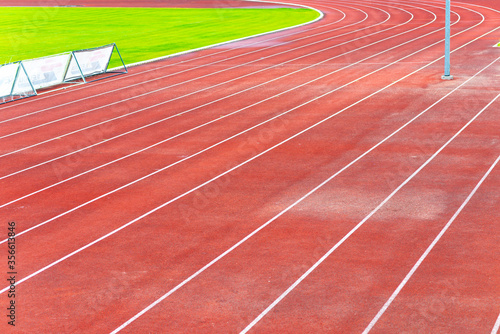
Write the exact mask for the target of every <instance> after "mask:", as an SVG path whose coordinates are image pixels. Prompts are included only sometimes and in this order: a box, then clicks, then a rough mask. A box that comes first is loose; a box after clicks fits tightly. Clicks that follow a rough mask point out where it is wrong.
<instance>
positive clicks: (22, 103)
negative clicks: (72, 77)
mask: <svg viewBox="0 0 500 334" xmlns="http://www.w3.org/2000/svg"><path fill="white" fill-rule="evenodd" d="M299 6H300V5H299ZM323 7H325V8H328V9H332V10H335V11H337V12H339V13H341V14H342V15H343V17H342V18H340V19H339V20H337V21H335V22H332V23H328V24H324V25H320V26H318V27H313V28H310V29H306V30H305V31H300V32H292V33H289V34H285V35H281V36H276V37H272V38H268V39H264V40H261V41H257V42H253V43H249V44H248V46H254V45H258V44H263V43H267V42H269V41H272V40H275V39H279V38H283V37H289V36H293V35H297V34H304V33H307V32H309V31H313V30H317V29H322V28H324V27H327V26H329V25H333V24H335V23H338V22H341V21H343V20H344V19H345V18H346V14H345V13H344V12H343V11H341V10H339V9H337V8H333V7H329V6H324V5H323ZM345 7H349V6H345ZM350 8H352V7H350ZM311 9H313V10H315V11H317V12H319V13H320V14H321V15H320V17H318V18H317V19H315V20H313V21H310V22H307V23H305V24H302V25H299V26H292V27H288V28H283V29H280V30H276V31H271V32H268V33H264V34H261V35H267V34H274V33H278V32H281V31H285V30H291V29H295V28H298V27H300V26H305V25H309V24H312V23H315V22H317V21H319V20H321V19H322V18H323V17H324V13H323V12H322V11H321V10H319V9H316V8H312V7H311ZM261 35H256V36H249V37H245V38H243V39H250V38H254V37H259V36H261ZM233 42H238V40H234V41H229V42H227V43H233ZM283 44H284V43H283ZM280 45H281V44H280ZM196 51H198V49H193V50H188V51H183V52H182V53H176V54H171V55H167V56H165V59H167V58H172V57H175V56H179V55H181V54H186V53H192V52H196ZM231 51H234V49H233V50H222V51H218V52H215V53H211V54H208V55H204V56H197V57H195V58H192V59H187V60H182V61H180V62H176V63H173V64H167V65H162V66H158V67H154V68H150V69H148V70H145V71H141V72H137V73H131V74H129V75H127V76H126V77H117V78H113V79H110V80H107V81H106V82H102V81H98V82H94V83H91V84H90V85H86V86H79V87H76V88H75V89H71V88H70V89H67V90H65V91H61V92H59V93H57V94H53V95H50V96H44V97H42V98H39V99H37V100H26V101H22V102H20V103H17V104H15V105H7V106H6V107H4V108H0V111H4V110H6V109H8V108H12V107H18V106H20V105H24V104H28V103H32V102H38V101H40V100H43V99H45V98H53V97H55V96H59V95H63V94H65V93H72V92H75V91H79V90H84V89H86V88H94V87H95V86H99V85H104V84H108V83H111V82H114V81H118V80H128V79H130V78H131V77H134V76H138V75H143V74H145V73H149V72H156V71H158V70H161V69H164V68H167V67H172V66H177V65H181V64H185V63H189V62H193V61H198V60H200V59H203V58H207V57H213V56H216V55H220V54H223V53H226V52H231ZM253 52H254V51H252V52H249V53H253ZM242 55H246V53H245V54H242ZM160 58H162V57H160ZM157 60H160V59H153V60H148V61H147V62H152V61H157ZM211 64H212V63H209V64H207V65H211ZM134 65H139V64H128V65H127V67H131V66H134ZM141 82H143V83H144V81H141ZM107 93H109V91H108V92H107ZM99 95H101V94H99ZM95 96H98V95H94V96H93V97H95ZM89 98H92V97H89ZM89 98H85V99H89ZM85 99H82V100H85ZM82 100H78V101H82ZM21 117H23V116H21ZM16 118H17V117H16ZM14 119H15V118H14ZM0 123H2V122H0Z"/></svg>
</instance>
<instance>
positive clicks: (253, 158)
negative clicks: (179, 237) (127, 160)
mask: <svg viewBox="0 0 500 334" xmlns="http://www.w3.org/2000/svg"><path fill="white" fill-rule="evenodd" d="M483 21H484V19H483ZM483 21H481V23H482V22H483ZM481 23H478V24H477V25H480V24H481ZM477 25H475V26H472V27H470V28H468V29H465V30H463V31H462V32H460V33H458V34H461V33H463V32H466V31H468V30H470V29H472V28H474V27H476V26H477ZM498 29H500V27H498V28H496V29H493V30H492V31H490V32H487V33H485V34H483V35H481V36H479V37H477V38H476V39H474V40H472V41H469V42H468V43H466V44H464V45H462V46H460V47H459V48H457V49H455V50H454V51H453V52H455V51H457V50H459V49H461V48H463V47H465V46H467V45H469V44H471V43H473V42H474V41H476V40H478V39H480V38H482V37H483V36H486V35H488V34H490V33H492V32H494V31H496V30H498ZM458 34H457V35H458ZM437 43H439V42H437ZM428 47H430V46H428ZM424 49H425V48H424ZM418 52H419V51H417V52H415V53H418ZM410 56H411V55H408V56H406V57H410ZM406 57H405V58H406ZM443 58H444V56H442V57H439V58H437V59H436V60H434V61H432V62H430V63H429V64H427V65H425V66H423V67H421V68H420V69H418V70H416V71H413V72H412V73H410V74H407V75H406V76H404V77H402V78H400V79H399V80H397V81H394V82H393V83H391V84H389V85H387V86H386V87H384V88H382V89H380V90H378V91H376V92H374V93H372V94H370V95H368V96H366V97H365V98H363V99H361V100H358V101H357V102H355V103H354V104H352V105H350V106H348V107H346V108H344V109H342V110H340V111H339V112H337V113H335V114H333V115H330V116H329V117H327V118H325V119H323V120H322V121H320V122H318V123H315V124H313V125H312V126H310V127H308V128H306V129H304V130H302V131H301V132H299V133H296V134H295V135H293V136H292V137H289V138H288V139H286V140H284V141H282V142H280V143H278V144H276V145H275V146H273V147H271V148H269V149H267V150H265V151H263V152H261V153H259V154H258V155H256V156H254V157H252V158H250V159H248V160H246V161H244V162H243V163H240V164H239V165H237V166H235V167H233V168H231V169H229V170H227V171H225V172H224V173H222V174H219V175H218V176H215V177H214V178H212V179H210V180H208V181H206V182H204V183H203V184H200V185H199V186H197V187H195V188H193V189H191V190H190V191H188V192H185V193H184V194H181V195H179V196H177V197H176V198H174V199H172V200H170V201H168V202H166V203H164V204H162V205H161V206H159V207H156V208H155V209H153V210H151V211H149V212H147V213H145V214H144V215H142V216H140V217H138V218H136V219H134V220H133V221H131V222H129V223H127V224H125V225H122V226H121V227H119V228H117V229H115V230H113V231H112V232H110V233H108V234H106V235H105V236H103V237H101V238H99V239H97V240H94V241H93V242H91V243H90V244H87V245H86V246H83V247H81V248H80V249H78V250H76V251H74V252H72V253H71V254H68V255H66V256H65V257H63V258H61V259H59V260H57V261H55V262H53V263H51V264H49V265H47V266H46V267H44V268H42V269H40V270H38V271H37V272H35V273H33V274H31V275H29V276H27V277H25V278H23V279H21V280H20V281H18V282H17V283H16V285H17V284H20V283H22V282H24V281H26V280H28V279H29V278H31V277H33V276H35V275H37V274H39V273H41V272H43V271H45V270H47V269H49V268H50V267H52V266H54V265H56V264H57V263H59V262H62V261H63V260H65V259H67V258H69V257H71V256H73V255H75V254H77V253H79V252H81V251H83V250H84V249H86V248H88V247H90V246H92V245H93V244H95V243H97V242H99V241H101V240H103V239H105V238H107V237H109V236H111V235H113V234H115V233H117V232H118V231H120V230H122V229H124V228H125V227H127V226H129V225H131V224H133V223H135V222H137V221H138V220H140V219H142V218H144V217H146V216H148V215H150V214H152V213H154V212H156V211H158V210H159V209H161V208H163V207H165V206H167V205H169V204H170V203H172V202H174V201H176V200H177V199H179V198H182V197H184V196H186V195H188V194H190V193H192V192H194V191H196V190H197V189H199V188H201V187H203V186H205V185H206V184H209V183H211V182H212V181H214V180H216V179H218V178H220V177H222V176H224V175H226V174H228V173H230V172H231V171H233V170H235V169H237V168H239V167H241V166H243V165H245V164H247V163H249V162H251V161H253V160H255V159H256V158H258V157H260V156H261V155H263V154H265V153H267V152H269V151H271V150H272V149H274V148H276V147H278V146H280V145H282V144H284V143H286V142H288V141H290V140H291V139H293V138H295V137H297V136H299V135H301V134H302V133H304V132H306V131H309V130H310V129H312V128H314V127H316V126H317V125H319V124H322V123H324V122H326V121H327V120H329V119H330V118H332V117H334V116H336V115H338V114H340V113H341V112H343V111H345V110H347V109H350V108H351V107H353V106H355V105H357V104H359V103H361V102H363V101H364V100H366V99H369V98H371V97H372V96H374V95H376V94H378V93H380V92H381V91H383V90H385V89H387V88H389V87H391V86H393V85H395V84H396V83H398V82H400V81H402V80H404V79H406V78H408V77H410V76H411V75H413V74H415V73H417V72H419V71H421V70H423V69H425V68H427V67H428V66H430V65H432V64H433V63H435V62H437V61H439V60H441V59H443ZM326 95H328V93H326V94H324V95H323V96H326ZM323 96H319V97H317V98H316V99H314V100H317V99H319V98H321V97H323ZM314 100H311V101H309V102H307V103H310V102H312V101H314ZM307 103H306V104H307ZM304 105H305V104H304ZM301 106H302V105H301ZM301 106H297V107H295V108H299V107H301ZM424 112H425V111H424ZM424 112H422V113H421V114H423V113H424ZM421 114H419V115H417V116H416V117H415V118H414V119H412V120H411V121H410V122H413V120H415V119H416V118H418V117H419V116H420V115H421ZM408 124H409V123H407V124H405V125H404V126H403V127H406V126H407V125H408ZM403 127H402V128H403ZM402 128H400V130H401V129H402ZM397 132H399V130H397ZM397 132H394V133H393V134H392V135H390V136H389V137H387V138H386V139H384V140H383V141H381V142H380V143H379V144H377V145H376V146H374V147H373V148H372V149H371V150H373V149H375V148H376V147H377V146H378V145H380V144H382V143H383V142H384V141H385V140H387V139H389V138H390V137H392V136H393V135H394V134H395V133H397ZM368 152H369V151H367V152H365V154H363V155H362V156H364V155H366V154H368ZM362 156H360V157H359V158H358V159H360V158H361V157H362ZM358 159H357V160H358ZM357 160H355V161H357ZM355 161H353V162H352V163H354V162H355ZM38 226H41V224H39V225H37V226H36V227H38ZM33 228H35V227H33ZM33 228H32V229H33ZM21 233H22V232H21ZM21 233H19V234H18V235H20V234H21ZM8 289H9V287H7V288H5V289H3V290H1V291H0V293H3V292H5V291H7V290H8Z"/></svg>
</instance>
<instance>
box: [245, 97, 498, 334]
mask: <svg viewBox="0 0 500 334" xmlns="http://www.w3.org/2000/svg"><path fill="white" fill-rule="evenodd" d="M499 97H500V94H499V95H497V96H496V97H495V98H494V99H493V100H492V101H491V102H490V103H488V105H486V107H484V108H483V109H481V111H479V112H478V113H477V114H476V115H475V116H474V117H473V118H472V119H471V120H469V121H468V122H467V123H466V124H465V125H464V126H463V127H462V128H461V129H460V130H459V131H458V132H457V133H455V135H453V137H451V138H450V139H449V140H448V141H447V142H446V143H445V144H444V145H443V146H441V147H440V148H439V149H438V150H437V151H436V152H435V153H434V154H433V155H432V156H431V157H430V158H429V159H427V160H426V161H425V162H424V163H423V164H422V165H421V166H420V167H419V168H418V169H417V170H416V171H415V172H413V173H412V174H411V175H410V176H409V177H408V178H407V179H406V180H405V181H404V182H403V183H401V184H400V185H399V186H398V187H397V188H396V189H394V191H393V192H392V193H391V194H390V195H389V196H387V197H386V198H385V199H384V200H383V201H382V202H381V203H380V204H379V205H378V206H377V207H376V208H375V209H373V211H371V212H370V213H369V214H368V215H367V216H366V217H365V218H363V220H362V221H360V222H359V223H358V224H357V225H356V226H355V227H354V228H353V229H352V230H350V231H349V233H347V234H346V235H345V236H344V237H343V238H342V239H340V241H339V242H337V243H336V244H335V246H333V247H332V248H331V249H330V250H329V251H328V252H326V254H325V255H323V256H322V257H321V258H320V259H319V260H318V261H317V262H316V263H315V264H314V265H312V266H311V267H310V268H309V269H308V270H307V271H306V272H305V273H304V274H302V276H300V277H299V278H298V279H297V280H296V281H295V282H294V283H293V284H292V285H291V286H290V287H288V289H286V291H285V292H283V293H282V294H281V295H280V296H279V297H278V298H276V300H274V302H273V303H271V305H269V306H268V307H267V308H266V309H265V310H264V311H262V313H261V314H259V315H258V316H257V318H255V319H254V320H253V321H252V322H251V323H250V324H249V325H248V326H247V327H245V329H243V330H242V331H241V332H240V334H245V333H247V332H248V331H249V330H250V329H252V328H253V327H254V326H255V325H256V324H257V323H258V322H259V321H260V320H262V318H263V317H265V316H266V315H267V314H268V313H269V312H270V311H271V310H272V309H273V308H274V307H275V306H276V305H278V303H279V302H281V301H282V300H283V299H284V298H285V297H286V296H287V295H288V294H289V293H290V292H292V291H293V290H294V289H295V288H296V287H297V286H298V285H299V284H300V283H301V282H302V281H303V280H304V279H306V278H307V276H309V275H310V274H311V273H312V272H313V271H314V270H315V269H316V268H317V267H318V266H319V265H320V264H321V263H323V262H324V261H325V260H326V259H327V258H328V257H329V256H330V255H331V254H332V253H333V252H334V251H335V250H336V249H337V248H339V247H340V246H341V245H342V244H343V243H344V242H345V241H346V240H347V239H349V237H350V236H351V235H352V234H354V232H356V231H357V230H358V229H359V228H360V227H361V226H363V225H364V224H365V222H366V221H368V219H370V218H371V217H372V216H373V215H374V214H375V213H377V212H378V210H380V208H382V207H383V206H384V205H385V204H386V203H387V202H388V201H389V200H391V199H392V198H393V197H394V196H395V195H396V194H397V193H398V192H399V191H400V190H401V189H402V188H403V187H404V186H405V185H406V184H408V183H409V182H410V181H411V180H412V179H413V178H414V177H415V176H417V174H418V173H420V171H422V169H424V168H425V167H426V166H427V165H428V164H429V163H430V162H432V161H433V160H434V158H435V157H437V156H438V155H439V153H441V152H442V151H443V150H444V149H445V148H446V147H447V146H448V145H449V144H450V143H451V142H452V141H453V140H455V138H456V137H458V136H459V135H460V134H461V133H462V132H463V131H464V130H465V129H466V128H467V127H468V126H469V125H470V124H471V123H472V122H474V120H476V119H477V118H478V117H479V116H480V115H481V114H482V113H483V112H484V111H485V110H486V109H488V108H489V107H490V106H491V105H492V104H493V103H494V102H495V101H496V100H497V99H498V98H499ZM464 205H465V204H464ZM460 210H461V209H460ZM456 215H458V212H457V213H456ZM454 217H455V216H454ZM453 219H454V218H453ZM443 233H444V232H443ZM440 235H441V234H440ZM438 240H439V239H438ZM436 242H437V241H436ZM429 251H430V250H429ZM389 304H390V303H389ZM381 311H382V310H381ZM383 311H385V309H383ZM379 313H380V312H379ZM382 313H383V312H382ZM382 313H381V314H380V315H382ZM376 319H378V318H377V317H376ZM376 319H374V321H373V320H372V322H373V324H375V322H376ZM367 329H368V331H369V329H371V327H369V328H367ZM367 329H365V331H364V332H363V334H365V333H367V332H368V331H367Z"/></svg>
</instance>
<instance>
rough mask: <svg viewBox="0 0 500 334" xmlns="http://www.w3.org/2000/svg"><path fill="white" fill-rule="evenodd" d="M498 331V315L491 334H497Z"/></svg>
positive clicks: (499, 323) (499, 327) (499, 324)
mask: <svg viewBox="0 0 500 334" xmlns="http://www.w3.org/2000/svg"><path fill="white" fill-rule="evenodd" d="M498 329H500V314H499V315H498V318H497V321H496V322H495V325H493V329H492V330H491V334H497V333H498Z"/></svg>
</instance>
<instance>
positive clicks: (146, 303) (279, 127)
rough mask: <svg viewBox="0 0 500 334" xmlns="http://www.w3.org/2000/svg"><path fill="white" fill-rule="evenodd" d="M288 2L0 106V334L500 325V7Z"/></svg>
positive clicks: (439, 329) (477, 329)
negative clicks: (271, 25)
mask: <svg viewBox="0 0 500 334" xmlns="http://www.w3.org/2000/svg"><path fill="white" fill-rule="evenodd" d="M71 3H72V4H73V2H71ZM206 3H208V2H207V1H203V2H200V5H201V4H203V5H206ZM227 3H229V2H227V1H220V2H218V3H217V2H216V3H213V4H212V5H213V6H221V5H225V4H227ZM295 3H296V4H300V5H308V6H312V7H314V8H316V9H318V10H320V11H322V12H323V13H324V17H323V18H322V19H321V20H319V21H317V22H314V23H312V24H309V25H305V26H302V27H300V28H295V29H292V30H287V31H282V32H279V33H274V34H268V35H264V36H261V37H257V38H251V39H247V40H244V41H240V42H237V43H231V44H227V45H223V46H220V47H216V48H212V49H208V50H204V51H200V52H195V53H190V54H186V55H183V56H178V57H173V58H170V59H167V60H164V61H160V62H154V63H150V64H147V65H142V66H137V67H134V68H131V70H130V73H129V74H128V75H125V76H120V77H116V78H112V79H109V80H104V81H100V82H96V83H92V84H88V85H84V86H73V87H70V88H68V89H66V90H63V91H54V92H50V93H48V94H45V95H40V96H38V97H36V98H31V99H27V100H23V101H18V102H16V103H11V104H7V105H2V106H0V129H1V133H0V145H1V146H0V159H1V164H0V182H1V197H0V198H1V203H0V210H1V215H0V216H1V217H2V220H3V222H2V224H3V227H2V229H3V231H4V232H2V235H3V237H2V241H1V243H2V244H1V246H0V247H1V250H0V254H4V261H3V263H4V264H3V265H2V268H4V270H3V272H5V276H6V278H8V277H7V274H6V273H7V255H6V254H7V242H6V239H5V238H6V236H7V227H8V222H9V221H15V222H16V233H17V237H16V271H17V274H16V279H17V286H16V299H15V300H16V307H17V308H16V315H17V318H16V327H15V329H13V328H12V327H11V326H8V325H7V320H8V319H7V318H6V317H5V316H3V317H2V319H3V320H2V322H1V324H0V326H1V327H0V328H1V329H0V331H1V332H2V333H5V332H15V333H111V332H113V333H117V332H121V333H239V332H242V333H247V332H248V333H368V332H371V333H497V332H498V328H499V326H500V317H499V313H500V298H499V296H500V276H499V275H498V272H500V265H499V261H498V258H499V255H500V249H499V246H498V245H499V244H500V234H499V233H498V229H499V227H500V222H499V217H500V199H499V195H498V189H499V186H500V166H499V157H500V119H499V115H498V111H499V110H500V97H499V93H500V89H499V88H500V85H499V79H500V49H498V48H493V47H492V46H493V45H494V44H495V43H497V42H498V40H499V39H500V5H498V4H497V3H496V2H494V1H487V0H477V1H474V0H469V1H467V0H464V1H462V2H459V1H453V8H452V10H453V13H452V20H453V28H452V34H453V37H452V50H453V56H452V57H453V58H452V59H453V64H452V74H453V75H454V76H455V80H453V81H442V80H440V76H441V75H442V72H443V59H442V54H443V48H444V42H443V36H444V31H443V26H444V23H443V20H444V1H405V0H397V1H396V0H395V1H356V0H353V1H336V0H324V1H319V0H318V1H314V0H311V1H299V0H295ZM239 5H241V3H240V4H239ZM3 282H4V286H3V287H1V288H3V290H2V292H1V294H2V297H1V299H0V305H1V307H2V309H3V310H4V311H3V312H4V313H6V307H7V306H8V305H9V304H8V303H9V301H10V299H9V298H8V286H7V285H8V283H7V282H6V280H4V281H3Z"/></svg>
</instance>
